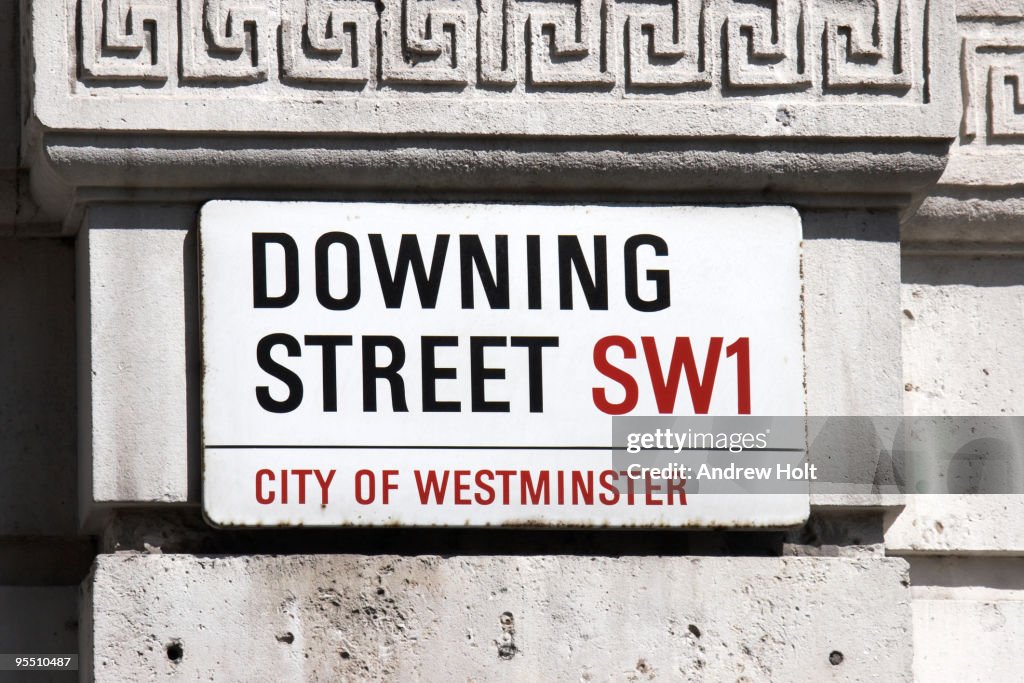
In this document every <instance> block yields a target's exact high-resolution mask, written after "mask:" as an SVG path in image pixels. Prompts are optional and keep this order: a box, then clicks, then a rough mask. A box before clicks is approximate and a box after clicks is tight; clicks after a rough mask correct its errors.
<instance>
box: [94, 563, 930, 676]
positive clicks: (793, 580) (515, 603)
mask: <svg viewBox="0 0 1024 683" xmlns="http://www.w3.org/2000/svg"><path fill="white" fill-rule="evenodd" d="M908 583H909V582H908V579H907V565H906V563H905V562H904V561H903V560H896V559H886V558H860V559H816V558H733V557H728V558H725V557H723V558H668V557H626V558H614V559H613V558H591V557H565V556H561V557H559V556H547V557H453V558H439V557H428V556H424V557H404V558H403V557H393V556H380V557H365V556H345V555H336V556H291V557H267V556H251V557H233V558H209V557H208V558H199V557H194V556H186V555H137V554H115V555H102V556H100V557H99V558H98V560H97V564H96V566H95V570H94V575H93V576H92V577H91V579H90V580H88V581H87V591H86V601H85V603H84V607H83V609H84V610H86V612H87V613H88V614H89V615H90V616H91V619H92V623H93V627H94V630H93V638H94V658H95V659H94V661H93V662H92V669H91V671H92V673H93V674H94V675H95V677H96V680H97V681H121V680H151V679H157V678H159V679H161V680H162V679H165V678H166V679H172V680H188V681H195V680H218V681H235V680H237V681H242V680H244V681H283V680H310V681H316V680H324V681H327V680H331V681H336V680H403V681H416V680H422V681H434V680H451V679H452V678H453V677H457V678H458V679H460V680H520V681H527V680H528V681H565V680H658V679H662V678H664V679H666V680H690V681H705V680H726V679H728V680H746V681H765V680H784V681H815V682H819V681H831V680H836V681H839V680H842V681H887V682H892V681H909V680H910V667H911V656H912V653H911V650H910V648H909V647H908V643H909V640H910V637H911V636H910V605H909V602H908V599H909V589H908V588H907V585H908ZM833 653H840V654H839V655H838V656H836V655H834V654H833ZM830 658H831V660H833V661H835V660H837V659H840V658H841V660H842V661H841V663H840V664H833V663H832V661H830Z"/></svg>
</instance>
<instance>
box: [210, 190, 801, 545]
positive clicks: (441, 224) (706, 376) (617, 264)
mask: <svg viewBox="0 0 1024 683" xmlns="http://www.w3.org/2000/svg"><path fill="white" fill-rule="evenodd" d="M199 230H200V240H199V241H200V261H201V267H200V271H201V295H202V359H203V377H202V411H203V416H202V419H203V499H204V510H205V513H206V515H207V517H208V519H209V520H210V521H211V522H212V523H215V524H220V525H300V524H301V525H343V524H344V525H348V524H360V525H392V524H405V525H491V524H531V525H613V526H632V525H637V526H706V525H713V526H722V525H739V526H782V525H788V524H796V523H799V522H801V521H802V520H803V519H805V518H806V515H807V495H806V493H805V492H792V491H788V490H787V492H785V493H743V492H742V490H741V489H738V490H737V492H732V493H730V492H725V493H713V494H711V493H708V494H701V493H700V492H699V490H698V487H697V486H696V485H695V484H694V483H693V482H692V481H688V477H685V476H684V477H677V478H675V479H674V480H673V481H668V480H666V481H664V482H660V484H659V483H658V482H653V481H652V480H651V479H650V477H649V476H645V477H641V478H639V479H638V478H637V477H636V476H634V475H635V474H636V472H634V471H629V472H627V471H626V469H627V468H626V467H624V466H623V463H622V461H621V458H618V457H613V453H612V451H611V447H612V446H613V441H614V439H613V423H614V422H615V420H616V419H620V420H621V419H622V418H625V417H629V418H632V417H637V416H661V417H663V418H671V417H672V416H694V415H708V416H737V415H803V414H804V410H805V409H804V389H803V350H802V348H803V345H802V323H801V280H800V244H801V226H800V219H799V215H798V214H797V212H796V211H795V210H794V209H792V208H787V207H749V208H722V207H660V206H658V207H655V206H642V207H638V206H537V205H531V206H521V205H499V204H388V203H287V202H233V201H216V202H210V203H208V204H206V205H205V206H204V207H203V209H202V212H201V214H200V228H199ZM666 424H672V420H671V419H669V420H668V422H666ZM639 442H640V440H638V443H639ZM651 443H652V444H653V443H654V442H653V441H652V442H651ZM755 443H757V446H763V445H764V444H761V443H758V442H756V440H752V441H751V442H750V444H751V448H754V449H755V450H756V447H755V446H754V444H755ZM617 445H619V446H622V445H623V444H617ZM788 445H790V446H792V444H788ZM801 445H802V444H801ZM769 446H771V447H774V445H772V444H769ZM726 452H729V451H728V449H726ZM680 453H681V454H682V455H686V454H690V453H692V452H691V451H680V452H677V456H678V455H679V454H680ZM799 455H800V457H802V453H801V454H799ZM635 464H637V465H639V464H640V463H635ZM794 467H795V465H794ZM639 469H640V468H639V467H638V468H637V471H639ZM684 471H686V470H685V468H684ZM794 471H795V470H794ZM675 473H676V474H678V469H677V470H676V471H675Z"/></svg>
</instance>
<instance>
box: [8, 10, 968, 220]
mask: <svg viewBox="0 0 1024 683" xmlns="http://www.w3.org/2000/svg"><path fill="white" fill-rule="evenodd" d="M28 5H29V6H28V8H27V13H30V16H31V19H30V21H28V22H26V24H27V26H28V29H27V30H28V32H29V39H30V44H31V54H32V63H31V64H29V65H26V73H27V74H31V78H30V79H28V78H27V80H30V85H31V92H30V93H29V97H27V98H26V100H27V102H28V103H29V104H28V111H27V112H26V114H27V116H26V121H27V123H26V127H25V135H24V136H23V158H24V159H27V160H29V164H31V165H32V166H33V178H32V184H33V193H32V194H33V196H34V197H36V199H37V201H39V202H40V203H41V204H43V205H44V208H45V211H44V213H45V214H46V215H48V216H49V217H50V218H51V219H56V220H60V219H61V218H65V219H66V216H65V215H64V214H65V213H66V211H67V210H68V207H70V206H72V205H73V204H74V201H75V199H74V197H76V196H77V197H84V196H86V195H88V194H89V193H88V192H82V191H81V190H82V189H83V188H84V187H94V186H102V187H104V188H106V189H105V190H104V193H106V195H110V194H111V193H114V191H115V189H116V188H115V187H113V186H112V185H111V184H110V183H109V181H108V180H105V179H103V178H99V177H97V173H99V174H102V173H108V174H110V173H113V175H112V176H110V177H118V178H122V180H120V181H119V182H120V183H122V185H121V187H122V188H123V189H124V190H125V191H126V192H127V193H130V192H131V191H134V190H137V189H140V188H143V189H146V190H160V189H162V188H163V189H166V187H176V181H171V180H167V179H165V178H164V177H163V176H160V175H159V174H156V173H147V172H146V171H147V169H148V170H155V169H163V171H165V173H164V175H165V176H167V177H170V176H173V175H174V173H170V172H166V171H167V168H168V166H172V167H173V166H176V165H178V164H183V165H184V166H185V167H186V168H188V167H189V165H190V164H194V165H195V166H196V167H197V171H198V172H197V173H196V174H195V175H194V176H193V178H194V180H193V182H194V186H195V187H199V186H201V185H211V184H213V185H217V186H219V187H224V188H228V189H231V190H238V191H244V190H246V189H252V190H259V189H263V188H265V187H267V183H266V182H264V181H263V180H261V178H260V176H261V172H260V171H259V169H253V168H251V167H250V166H249V165H248V164H251V163H253V162H256V161H258V160H259V158H260V157H261V155H262V156H267V155H269V156H274V157H275V158H276V159H277V160H278V161H280V160H281V159H283V158H285V157H286V156H288V150H289V148H291V149H300V150H301V149H304V148H305V149H315V148H317V147H318V145H319V142H320V141H323V140H335V141H347V142H346V143H345V144H348V143H352V145H353V146H354V147H356V148H361V149H362V150H365V151H367V153H369V152H371V151H372V150H373V149H374V144H375V143H374V142H373V141H374V140H375V139H376V140H380V139H382V138H390V139H392V140H394V139H401V140H407V141H419V142H418V143H412V144H409V145H408V146H407V148H406V149H407V150H410V149H412V148H414V147H416V146H417V145H418V146H419V148H420V149H421V152H422V153H421V159H422V163H420V164H414V166H420V167H423V168H424V169H426V170H429V168H430V167H431V160H438V159H440V160H441V165H442V166H446V165H448V164H449V163H450V164H452V165H456V166H457V165H459V164H464V165H463V168H462V174H463V176H466V177H464V178H461V179H460V178H457V177H454V175H458V174H457V173H456V172H455V171H451V170H450V169H446V170H445V173H443V174H442V175H444V176H445V177H449V176H450V177H451V180H450V182H445V183H440V184H441V185H443V186H444V187H443V188H441V189H445V190H452V191H460V190H466V191H473V190H474V189H475V185H476V183H475V182H474V181H473V180H472V179H471V178H469V176H470V175H472V174H473V173H474V172H475V171H476V169H474V168H473V164H472V163H469V164H468V165H465V163H466V158H465V157H466V155H461V156H460V153H459V152H458V150H459V149H463V150H466V151H467V154H469V155H470V156H472V154H473V153H475V154H477V156H488V155H491V156H494V155H496V154H500V153H501V151H502V149H504V148H505V147H516V145H521V144H522V143H523V142H524V141H527V142H529V141H536V143H537V146H536V148H535V149H533V150H530V151H521V150H522V148H521V147H520V148H519V149H520V151H514V150H513V151H509V152H508V157H509V159H511V160H512V161H511V164H510V165H511V166H512V167H515V166H517V165H522V164H526V165H529V163H530V162H531V161H536V162H537V164H539V166H541V167H544V168H549V167H552V168H557V167H558V166H559V165H562V166H564V167H565V170H566V172H567V178H569V181H568V182H569V185H572V186H574V187H576V189H579V190H581V191H584V190H586V189H587V188H588V187H590V188H592V189H598V188H600V187H601V185H602V184H603V183H598V184H596V185H594V184H591V185H589V186H588V181H587V177H589V176H588V172H589V174H590V176H593V174H594V173H595V171H594V169H596V168H603V170H604V172H605V176H604V177H605V178H606V179H607V178H611V177H619V178H620V179H622V178H626V177H628V176H629V175H630V174H631V173H634V172H636V171H637V169H639V175H640V176H643V175H644V174H645V173H646V171H648V170H650V169H658V168H661V169H663V168H664V166H665V163H666V159H668V160H672V161H671V163H669V165H670V166H672V164H676V165H678V164H687V163H690V156H687V154H682V155H679V154H675V152H673V151H672V150H671V149H670V148H671V145H670V144H668V143H670V142H672V141H677V142H683V141H691V142H692V141H700V142H701V143H704V144H705V146H706V147H707V148H708V149H714V148H716V147H717V148H719V149H721V150H722V152H723V154H724V155H725V156H727V157H728V156H730V155H734V152H735V150H736V149H738V148H739V146H740V145H742V144H743V142H744V141H746V142H747V143H749V144H750V146H749V147H748V148H747V150H748V151H747V152H744V153H751V154H752V156H750V157H749V159H748V161H747V162H746V163H747V165H748V166H749V169H748V171H749V172H748V176H753V175H757V174H761V180H760V182H759V183H758V182H751V178H750V177H744V178H743V180H742V182H740V183H739V184H737V183H736V182H734V179H735V177H736V174H735V173H734V172H733V171H732V170H731V169H732V168H733V167H737V168H738V167H741V166H742V165H743V162H737V161H735V160H728V161H726V162H725V166H726V170H725V171H724V172H723V173H721V174H718V175H720V177H721V182H719V183H717V184H716V183H711V186H712V188H713V189H715V190H718V191H721V192H728V191H730V190H733V189H742V190H744V191H752V192H761V193H766V192H767V193H770V192H772V191H773V190H775V189H776V188H778V187H779V185H780V183H781V184H782V185H788V186H789V189H787V190H786V191H787V192H788V191H790V190H792V191H794V192H797V193H805V194H815V193H818V194H821V193H824V192H830V191H839V192H846V193H848V194H850V195H864V194H872V193H877V192H880V193H881V194H883V195H904V196H906V197H909V195H910V194H912V193H920V191H921V189H922V187H923V186H924V185H926V184H927V182H929V180H928V178H930V179H931V180H934V178H932V177H931V176H932V175H933V174H935V173H936V166H937V165H939V166H941V164H942V163H943V156H944V154H945V149H943V145H946V146H948V143H949V142H950V141H951V140H952V139H953V137H954V136H955V134H956V130H957V125H958V123H959V110H960V90H959V88H957V83H956V78H955V75H954V74H955V71H956V58H957V50H956V43H955V40H956V22H955V16H954V11H953V7H952V6H951V3H948V2H939V1H936V0H863V1H861V2H856V3H851V2H849V1H848V0H766V1H765V2H757V3H752V2H746V1H743V0H669V1H668V2H656V1H653V0H652V1H651V2H645V3H641V2H624V1H622V0H567V1H565V2H537V1H535V0H384V1H383V2H381V3H374V2H371V1H370V0H62V2H59V3H56V4H51V3H28ZM26 61H28V60H26ZM174 139H178V140H180V141H181V142H180V143H175V142H174ZM481 139H483V140H486V141H489V150H486V149H477V150H476V152H474V149H476V148H474V146H473V145H474V144H475V143H474V141H479V140H481ZM217 140H219V141H224V140H228V141H233V142H234V143H235V145H236V147H235V149H233V150H225V149H223V148H222V147H219V146H218V144H209V143H210V142H211V141H217ZM360 140H363V141H365V142H363V143H360V142H359V141H360ZM459 140H466V141H469V142H467V144H465V145H461V146H460V144H461V143H459V142H458V141H459ZM353 141H355V142H353ZM557 141H563V142H564V144H561V145H560V144H559V143H558V142H557ZM574 141H575V142H579V143H581V144H586V143H588V141H589V143H590V144H591V147H592V149H591V150H589V151H586V150H584V151H579V153H577V154H575V155H574V154H573V153H572V151H571V150H570V151H569V153H566V147H567V146H570V147H571V145H572V144H575V143H574ZM851 141H859V142H860V143H862V145H863V149H862V150H857V149H856V144H853V145H852V146H851V144H850V143H851ZM604 143H607V144H604ZM837 143H842V144H840V145H839V147H838V148H837V147H836V144H837ZM345 144H342V145H341V146H342V147H345ZM787 145H789V146H788V147H787ZM484 146H485V147H487V146H488V145H484ZM75 147H78V148H80V149H79V151H78V152H75V151H74V150H73V149H72V148H75ZM182 147H186V148H192V149H193V154H192V155H189V154H186V153H182ZM245 147H248V148H249V149H243V148H245ZM325 147H327V148H330V145H329V144H328V145H325ZM603 147H607V148H609V149H620V150H623V152H624V154H626V156H625V157H617V158H615V159H613V160H610V158H609V155H608V154H604V153H603V149H602V148H603ZM662 147H664V148H665V154H664V155H659V154H658V150H659V149H661V148H662ZM797 147H799V151H798V152H796V151H792V150H794V149H796V148H797ZM272 148H276V150H277V151H276V152H273V151H268V150H271V149H272ZM776 149H779V150H781V151H780V154H779V155H778V156H774V157H773V155H772V154H771V153H770V152H772V151H774V150H776ZM835 149H841V150H842V151H841V152H840V153H835V152H834V150H835ZM146 150H149V153H147V151H146ZM453 150H454V151H453ZM630 150H635V151H637V152H638V155H637V156H636V157H634V158H632V159H631V158H628V157H629V154H630V153H631V152H630ZM342 151H343V152H344V151H345V150H342ZM356 151H357V153H355V154H354V155H353V158H356V159H358V158H363V159H364V160H365V163H364V165H363V167H362V171H361V172H365V173H371V174H372V173H373V172H375V171H379V170H380V169H382V168H383V169H384V173H383V174H382V175H381V178H380V179H379V180H378V182H377V183H376V185H377V187H379V188H381V189H386V188H387V187H388V186H389V185H388V181H387V180H385V179H384V178H386V177H388V175H389V174H392V175H393V172H396V171H398V170H401V166H394V167H390V166H388V162H389V160H396V159H397V160H400V161H401V163H403V164H407V163H408V155H403V154H398V155H395V154H390V155H388V154H383V155H380V156H379V158H376V159H374V158H371V157H368V156H366V155H365V154H361V153H358V152H359V150H358V149H357V150H356ZM756 152H760V153H761V154H759V155H758V154H754V153H756ZM797 154H799V155H805V156H809V157H810V158H816V159H818V161H817V162H810V163H808V162H797V161H796V160H795V156H796V155H797ZM846 154H849V155H850V156H849V157H848V158H844V155H846ZM560 155H561V156H560ZM673 155H675V156H673ZM244 156H248V160H247V162H246V164H241V163H236V161H237V159H239V158H241V157H244ZM313 156H316V153H313ZM691 156H692V155H691ZM918 156H921V157H927V159H924V158H921V159H919V158H917V157H918ZM541 157H545V158H544V159H543V161H540V158H541ZM868 157H871V158H872V161H871V162H870V163H867V164H865V163H861V160H863V159H865V158H868ZM218 163H224V164H226V165H227V166H233V167H237V168H233V169H232V171H231V173H229V174H221V175H219V176H204V175H203V174H204V172H205V171H204V169H206V168H207V167H209V166H216V165H217V164H218ZM488 163H489V164H491V163H494V162H488ZM75 164H82V166H81V168H88V169H90V171H91V173H90V174H89V177H86V178H84V180H83V179H82V175H83V174H82V173H80V172H78V171H77V170H76V168H75V167H74V165H75ZM321 164H322V161H321V160H320V159H315V158H311V160H304V159H301V158H298V159H295V163H294V165H293V166H288V165H282V164H280V163H279V164H278V165H277V166H276V170H277V173H278V176H277V177H278V178H281V177H283V176H282V175H281V174H282V172H283V173H284V175H287V174H288V173H291V172H293V171H300V170H301V169H302V168H303V167H304V166H307V165H311V166H317V165H321ZM602 164H604V166H602ZM793 164H796V165H797V166H801V165H802V166H815V167H816V168H815V171H814V172H813V173H811V172H807V173H796V174H795V175H794V174H793V170H794V166H793ZM330 165H331V164H330V163H328V164H327V166H330ZM486 165H487V164H485V166H486ZM645 165H646V166H645ZM699 165H700V166H702V167H703V166H704V164H703V163H702V164H699ZM38 166H46V167H47V168H46V169H45V170H44V169H37V168H36V167H38ZM574 166H575V168H574ZM713 166H714V165H713V164H712V167H713ZM851 166H852V167H853V168H855V169H856V168H858V167H866V166H870V167H871V168H870V171H869V172H868V173H869V175H870V177H869V176H864V177H863V179H862V185H863V186H859V185H858V183H857V182H850V178H851V177H852V176H853V175H856V171H854V172H853V173H852V175H851V172H850V170H849V169H850V167H851ZM921 166H928V167H929V170H928V172H927V173H925V174H924V175H922V174H921V173H920V167H921ZM125 168H131V169H132V170H133V171H135V170H138V171H139V173H138V174H136V173H134V172H133V173H129V174H124V173H120V172H119V171H121V170H123V169H125ZM581 169H583V170H581ZM588 169H589V170H588ZM37 170H38V173H37ZM487 172H491V171H487ZM495 173H496V172H495ZM673 173H674V175H673ZM673 173H670V174H669V175H670V176H672V177H674V178H675V181H677V182H678V181H683V180H685V179H686V177H687V176H692V175H693V174H688V173H686V172H685V170H678V169H677V170H675V171H674V172H673ZM908 173H909V175H907V174H908ZM453 174H454V175H453ZM879 174H880V175H879ZM299 175H301V173H299ZM541 175H543V174H541ZM831 176H836V177H837V178H838V180H835V179H832V178H831ZM905 176H906V177H905ZM925 176H927V178H926V177H925ZM886 177H887V181H888V182H886V181H884V180H883V181H882V182H877V181H878V180H880V179H882V178H886ZM142 178H146V180H142ZM573 178H575V180H572V179H573ZM794 178H799V179H801V180H794ZM872 178H874V180H872ZM495 179H496V180H500V178H497V177H495ZM510 179H511V176H510ZM214 180H215V181H216V182H212V181H214ZM513 180H514V179H513ZM83 182H84V185H83V184H82V183H83ZM801 183H802V186H800V187H796V186H797V185H801ZM364 184H365V183H355V184H351V183H348V182H347V181H346V180H345V177H340V178H338V179H336V180H335V181H333V182H326V183H325V182H321V185H322V186H323V187H322V189H323V190H325V191H329V190H330V189H331V187H334V188H337V189H344V188H351V187H361V186H362V185H364ZM420 184H421V185H423V186H426V187H428V188H429V187H431V186H433V185H438V183H435V182H434V181H433V180H432V179H429V178H428V179H426V180H425V181H423V182H421V183H420ZM513 184H514V183H513ZM626 184H627V185H628V184H629V182H627V183H626ZM399 185H401V186H403V187H404V186H413V185H415V183H409V182H405V181H404V180H403V181H402V182H399ZM840 186H841V188H843V189H840ZM874 186H878V189H873V188H874ZM648 189H649V190H650V191H651V192H668V191H672V190H673V188H672V187H666V186H665V183H659V182H657V180H656V179H655V180H654V181H653V185H651V186H650V187H649V188H648ZM674 189H675V190H678V191H684V190H690V189H691V188H686V187H681V186H678V185H677V186H675V188H674ZM492 191H497V190H496V189H495V188H492ZM104 193H101V194H104ZM179 194H180V193H179ZM210 196H213V195H210ZM901 201H902V203H903V204H904V205H906V204H907V203H909V202H910V200H909V198H905V199H903V200H901ZM839 203H841V202H839Z"/></svg>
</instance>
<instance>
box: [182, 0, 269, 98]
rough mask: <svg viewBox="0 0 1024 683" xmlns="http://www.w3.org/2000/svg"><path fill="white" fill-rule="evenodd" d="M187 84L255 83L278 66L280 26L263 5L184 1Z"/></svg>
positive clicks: (238, 0)
mask: <svg viewBox="0 0 1024 683" xmlns="http://www.w3.org/2000/svg"><path fill="white" fill-rule="evenodd" d="M181 23H182V30H181V37H182V42H181V71H182V77H183V78H184V79H185V80H206V79H209V80H225V81H242V82H248V83H254V82H258V81H262V80H266V78H267V69H268V66H267V65H268V64H272V63H276V60H277V57H276V49H275V45H276V42H277V41H276V40H274V33H275V29H276V26H274V27H272V26H271V20H270V17H269V16H268V10H267V7H266V5H265V4H264V3H263V2H261V1H260V0H181Z"/></svg>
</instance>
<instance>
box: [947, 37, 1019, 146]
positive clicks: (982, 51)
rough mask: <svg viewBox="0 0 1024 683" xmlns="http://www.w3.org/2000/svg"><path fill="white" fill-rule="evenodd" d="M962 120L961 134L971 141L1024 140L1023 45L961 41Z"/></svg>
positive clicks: (1004, 40)
mask: <svg viewBox="0 0 1024 683" xmlns="http://www.w3.org/2000/svg"><path fill="white" fill-rule="evenodd" d="M960 72H961V75H962V78H963V90H964V118H963V124H962V130H961V133H962V134H963V136H964V137H965V138H967V139H973V138H975V137H977V136H978V134H979V133H980V132H981V131H982V130H983V129H982V126H987V127H986V128H984V132H985V134H986V136H987V137H993V138H1024V41H1021V40H1019V39H1013V38H965V39H964V41H963V50H962V53H961V69H960Z"/></svg>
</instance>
